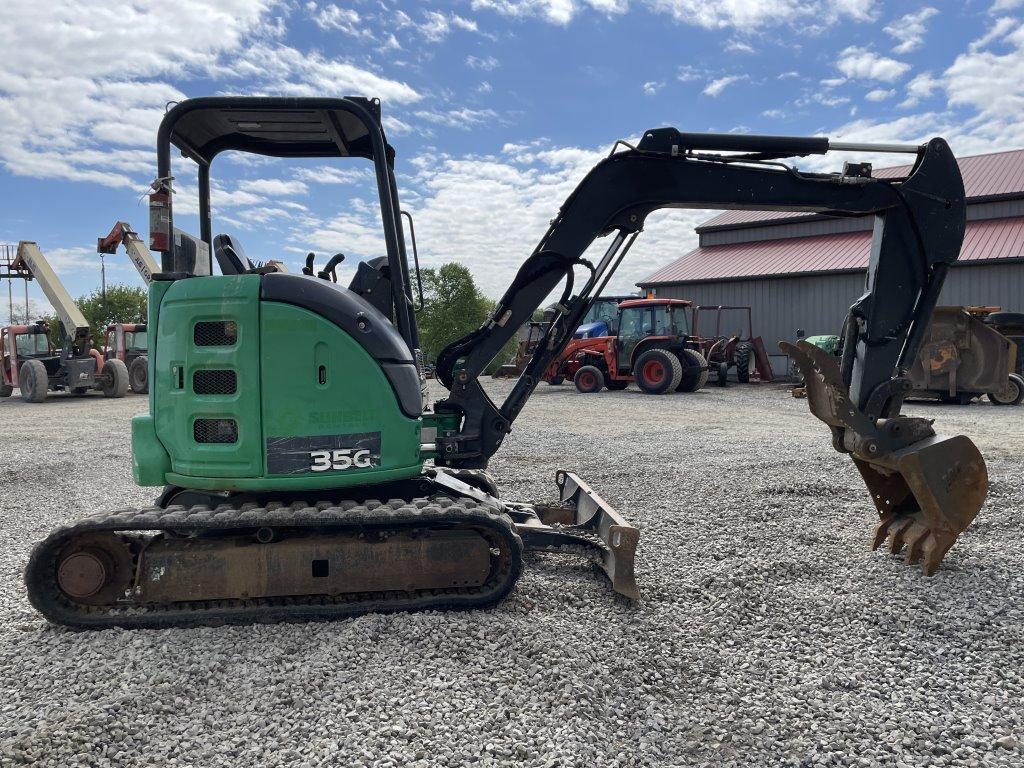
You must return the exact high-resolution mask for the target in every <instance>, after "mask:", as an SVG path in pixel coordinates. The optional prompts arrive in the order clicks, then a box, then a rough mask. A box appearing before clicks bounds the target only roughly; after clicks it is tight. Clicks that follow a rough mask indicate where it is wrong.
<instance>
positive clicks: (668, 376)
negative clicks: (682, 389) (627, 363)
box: [633, 349, 683, 395]
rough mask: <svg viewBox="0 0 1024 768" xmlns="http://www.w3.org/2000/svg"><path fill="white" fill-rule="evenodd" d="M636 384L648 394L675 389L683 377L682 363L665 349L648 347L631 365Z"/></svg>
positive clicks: (657, 393)
mask: <svg viewBox="0 0 1024 768" xmlns="http://www.w3.org/2000/svg"><path fill="white" fill-rule="evenodd" d="M633 378H634V379H636V385H637V386H638V387H640V389H641V390H643V391H644V392H646V393H647V394H649V395H663V394H665V393H666V392H673V391H675V389H676V387H678V386H679V382H680V380H681V379H682V378H683V364H682V363H681V362H679V358H678V357H676V356H675V355H674V354H672V352H670V351H669V350H667V349H649V350H647V351H646V352H644V353H643V354H642V355H640V357H638V358H637V360H636V365H634V366H633Z"/></svg>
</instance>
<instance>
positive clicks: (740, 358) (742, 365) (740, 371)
mask: <svg viewBox="0 0 1024 768" xmlns="http://www.w3.org/2000/svg"><path fill="white" fill-rule="evenodd" d="M733 358H734V359H735V360H736V380H737V381H739V382H740V383H741V384H748V383H749V382H750V374H751V372H752V371H753V370H754V368H755V367H756V365H757V363H756V361H755V360H754V347H753V345H751V344H747V343H746V342H744V343H742V344H737V345H736V351H735V352H734V353H733Z"/></svg>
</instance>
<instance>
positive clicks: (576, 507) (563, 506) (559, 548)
mask: <svg viewBox="0 0 1024 768" xmlns="http://www.w3.org/2000/svg"><path fill="white" fill-rule="evenodd" d="M555 483H556V484H557V485H558V491H559V497H560V501H559V503H557V504H548V505H544V504H529V505H527V504H508V505H507V506H508V507H510V509H511V511H512V517H513V519H514V520H515V521H516V531H517V532H518V533H519V535H520V536H521V537H522V539H523V546H524V547H525V548H526V549H527V550H532V551H543V552H566V551H569V552H580V553H583V554H587V555H590V556H592V557H594V559H595V560H596V562H597V564H598V565H599V566H600V568H601V570H603V571H604V572H605V574H606V575H607V576H608V578H609V579H610V580H611V585H612V589H613V590H614V591H616V592H618V593H619V594H620V595H623V596H625V597H628V598H629V599H631V600H639V599H640V590H639V589H638V588H637V585H636V576H635V574H634V571H633V563H634V559H635V557H636V545H637V543H638V542H639V540H640V531H639V530H637V529H636V528H634V527H633V526H632V525H630V524H629V523H628V522H626V520H625V518H623V517H622V515H620V514H619V513H618V512H616V511H615V510H614V509H613V508H612V507H611V506H610V505H609V504H608V502H606V501H605V500H604V499H602V498H601V497H600V496H598V495H597V494H596V493H595V492H594V491H593V490H591V488H590V486H589V485H587V484H586V483H584V482H583V481H582V480H581V479H580V478H579V477H577V476H576V475H575V474H573V473H572V472H566V471H564V470H559V471H558V472H557V473H556V474H555Z"/></svg>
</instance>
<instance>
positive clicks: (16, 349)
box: [0, 321, 60, 397]
mask: <svg viewBox="0 0 1024 768" xmlns="http://www.w3.org/2000/svg"><path fill="white" fill-rule="evenodd" d="M49 330H50V328H49V325H48V324H47V323H46V322H45V321H39V322H37V323H33V324H32V325H10V326H7V327H6V328H0V353H2V357H3V370H2V371H0V397H10V396H11V393H12V392H13V391H14V389H15V387H18V386H19V384H18V370H19V369H20V368H21V365H22V363H25V362H27V361H28V360H39V361H41V362H42V363H43V365H44V366H47V365H48V366H49V367H50V368H54V369H56V368H57V366H58V364H59V362H60V356H59V354H58V352H57V350H55V349H54V348H53V344H51V343H50V334H49Z"/></svg>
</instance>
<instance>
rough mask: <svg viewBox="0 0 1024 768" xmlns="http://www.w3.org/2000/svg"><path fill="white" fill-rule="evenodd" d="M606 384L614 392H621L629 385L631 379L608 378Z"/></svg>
mask: <svg viewBox="0 0 1024 768" xmlns="http://www.w3.org/2000/svg"><path fill="white" fill-rule="evenodd" d="M604 385H605V386H606V387H608V389H609V390H611V391H612V392H621V391H622V390H624V389H625V388H626V387H628V386H629V379H607V380H606V381H605V383H604Z"/></svg>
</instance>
